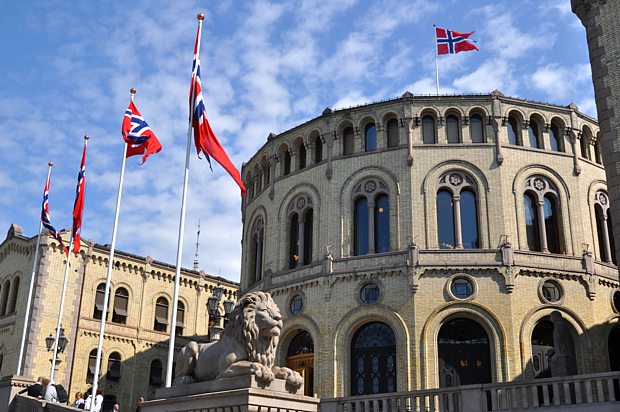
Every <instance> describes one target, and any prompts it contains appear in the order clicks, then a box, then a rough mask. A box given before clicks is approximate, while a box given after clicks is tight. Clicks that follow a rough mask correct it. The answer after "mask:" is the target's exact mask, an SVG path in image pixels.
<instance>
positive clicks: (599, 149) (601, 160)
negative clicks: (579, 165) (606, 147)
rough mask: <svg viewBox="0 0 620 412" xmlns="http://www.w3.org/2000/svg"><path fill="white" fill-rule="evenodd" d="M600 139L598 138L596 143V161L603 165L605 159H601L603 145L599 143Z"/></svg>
mask: <svg viewBox="0 0 620 412" xmlns="http://www.w3.org/2000/svg"><path fill="white" fill-rule="evenodd" d="M599 140H600V138H598V137H597V139H596V140H595V141H594V159H595V160H596V163H598V164H600V165H602V164H603V159H602V158H601V145H600V143H599Z"/></svg>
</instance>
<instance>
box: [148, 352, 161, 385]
mask: <svg viewBox="0 0 620 412" xmlns="http://www.w3.org/2000/svg"><path fill="white" fill-rule="evenodd" d="M163 370H164V368H163V367H162V366H161V361H160V360H159V359H154V360H153V362H151V373H150V374H149V385H153V386H161V385H163V383H164V381H163V379H162V378H161V375H162V372H163Z"/></svg>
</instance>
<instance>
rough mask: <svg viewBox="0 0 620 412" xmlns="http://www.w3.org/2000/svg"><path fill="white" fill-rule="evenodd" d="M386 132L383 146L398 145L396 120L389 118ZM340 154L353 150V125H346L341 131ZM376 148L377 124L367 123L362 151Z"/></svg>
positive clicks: (348, 153) (351, 152)
mask: <svg viewBox="0 0 620 412" xmlns="http://www.w3.org/2000/svg"><path fill="white" fill-rule="evenodd" d="M385 126H386V130H387V133H386V134H385V139H386V140H385V146H386V147H396V146H398V120H396V119H390V120H388V121H387V123H386V125H385ZM342 141H343V143H342V149H343V151H342V154H343V155H345V156H346V155H350V154H353V153H354V152H355V133H354V130H353V127H347V128H345V129H344V131H343V132H342ZM373 150H377V126H376V125H375V124H374V123H368V124H367V125H366V126H365V127H364V151H366V152H371V151H373Z"/></svg>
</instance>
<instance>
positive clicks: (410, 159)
mask: <svg viewBox="0 0 620 412" xmlns="http://www.w3.org/2000/svg"><path fill="white" fill-rule="evenodd" d="M405 124H406V125H407V128H406V130H407V164H408V165H409V166H411V165H412V164H413V138H412V137H411V134H412V133H413V119H405Z"/></svg>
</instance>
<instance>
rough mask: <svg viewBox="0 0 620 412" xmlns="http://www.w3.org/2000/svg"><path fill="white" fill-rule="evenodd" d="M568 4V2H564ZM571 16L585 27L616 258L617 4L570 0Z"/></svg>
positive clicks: (619, 154) (619, 172)
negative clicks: (573, 15)
mask: <svg viewBox="0 0 620 412" xmlns="http://www.w3.org/2000/svg"><path fill="white" fill-rule="evenodd" d="M566 1H568V0H566ZM571 5H572V10H573V13H575V14H576V15H577V17H579V19H580V20H581V23H583V25H584V27H585V28H586V39H587V42H588V50H589V52H590V66H591V68H592V80H593V83H594V97H595V99H596V108H597V111H598V121H599V126H600V129H601V130H600V136H601V137H600V139H601V142H600V147H601V154H602V157H603V165H605V172H606V175H607V189H608V193H609V198H610V201H611V202H610V203H611V205H610V210H611V220H612V224H613V231H612V232H613V234H614V237H615V245H616V250H615V251H614V253H616V256H619V255H620V83H619V82H618V81H617V75H618V73H620V54H618V50H620V36H618V29H619V28H620V7H618V2H617V1H609V0H571Z"/></svg>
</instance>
